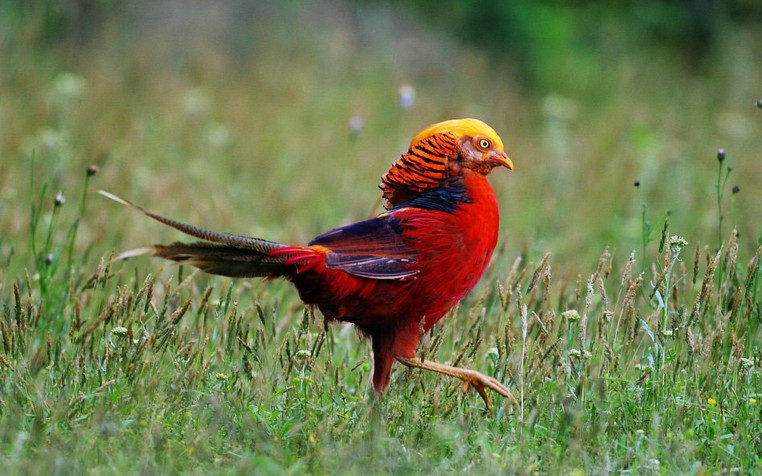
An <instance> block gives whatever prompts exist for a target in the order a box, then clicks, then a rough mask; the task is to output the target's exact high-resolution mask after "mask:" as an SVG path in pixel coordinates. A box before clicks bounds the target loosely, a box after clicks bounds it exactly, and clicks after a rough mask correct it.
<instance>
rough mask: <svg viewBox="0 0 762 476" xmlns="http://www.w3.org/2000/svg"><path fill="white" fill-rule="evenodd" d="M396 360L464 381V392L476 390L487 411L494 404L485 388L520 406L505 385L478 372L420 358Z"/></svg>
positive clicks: (398, 357) (398, 358)
mask: <svg viewBox="0 0 762 476" xmlns="http://www.w3.org/2000/svg"><path fill="white" fill-rule="evenodd" d="M396 358H397V360H398V361H399V362H400V363H402V364H404V365H407V366H408V367H417V368H419V369H425V370H432V371H434V372H439V373H442V374H445V375H449V376H450V377H457V378H459V379H461V380H463V391H464V392H467V391H468V389H469V387H473V388H475V389H476V391H477V392H479V395H481V397H482V399H483V400H484V403H485V405H487V409H489V410H490V411H492V402H490V400H489V397H488V396H487V391H486V390H485V388H490V389H492V390H494V391H496V392H497V393H499V394H500V395H502V396H504V397H505V398H507V399H508V400H509V401H510V402H511V403H512V404H514V405H518V404H519V402H518V401H517V400H516V398H515V397H514V396H513V394H512V393H511V392H510V390H508V388H506V387H505V385H503V384H502V383H500V382H498V381H497V380H496V379H494V378H492V377H490V376H488V375H484V374H483V373H481V372H477V371H476V370H471V369H464V368H461V367H452V366H450V365H445V364H440V363H437V362H432V361H428V360H421V359H419V358H418V357H400V356H397V357H396Z"/></svg>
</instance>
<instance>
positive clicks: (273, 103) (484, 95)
mask: <svg viewBox="0 0 762 476" xmlns="http://www.w3.org/2000/svg"><path fill="white" fill-rule="evenodd" d="M41 3H42V4H44V3H45V2H41ZM233 4H234V5H236V6H235V7H224V6H221V4H218V3H214V2H211V3H202V2H199V3H197V4H196V3H194V8H193V9H190V8H181V7H178V4H177V3H176V2H170V1H167V2H155V3H153V4H147V3H140V2H138V6H136V7H134V8H125V9H124V10H123V11H121V12H120V15H113V16H112V17H108V16H107V17H106V18H105V19H101V21H98V22H95V23H94V24H92V25H90V29H85V30H82V31H74V32H65V33H63V34H62V33H58V34H57V35H58V36H56V35H53V33H51V31H52V28H51V26H50V24H49V23H46V19H47V17H46V12H41V11H39V10H34V9H32V11H25V12H22V13H23V15H22V14H20V13H19V12H18V9H17V10H14V9H13V8H10V7H8V6H5V7H2V8H4V9H5V10H2V13H4V15H2V17H3V18H4V19H3V20H1V21H2V22H4V23H0V25H2V26H3V28H0V63H1V64H2V65H3V66H2V69H0V303H2V306H1V308H0V469H1V470H2V471H0V472H2V473H3V474H93V475H100V474H208V473H212V474H216V473H221V474H251V473H254V474H304V473H309V474H323V473H330V474H358V473H365V474H415V473H430V472H434V473H456V472H464V471H475V472H479V473H481V474H575V475H582V474H608V473H622V472H624V473H633V474H708V473H720V474H725V473H739V474H753V473H758V472H762V375H761V374H760V367H761V366H762V331H761V330H760V322H761V321H762V309H761V302H762V283H761V282H760V281H762V278H760V271H761V270H760V264H759V263H760V261H759V259H760V249H761V248H760V246H761V245H762V221H761V220H760V217H762V197H761V196H760V193H759V191H758V188H759V181H760V178H761V177H762V161H760V160H759V158H760V151H761V150H762V140H761V138H762V134H761V132H762V109H761V108H759V107H757V105H755V101H756V100H758V99H762V89H760V85H762V51H760V50H759V48H757V46H758V45H759V44H762V34H760V31H762V30H760V29H759V28H758V25H754V24H734V25H730V26H729V27H728V28H727V30H726V31H724V32H723V35H722V36H721V37H720V38H718V39H717V40H716V42H715V44H714V45H713V47H712V49H711V51H709V52H708V53H707V57H706V58H705V59H704V61H703V62H700V63H699V64H696V63H694V62H692V61H691V60H689V59H686V58H684V57H682V56H680V55H679V54H678V53H676V52H675V51H674V50H673V49H670V48H669V47H668V46H666V45H663V44H660V43H658V42H653V43H646V44H644V43H639V42H636V41H634V40H633V38H631V37H627V36H626V35H622V36H618V35H612V36H611V38H609V39H608V40H607V42H606V48H601V49H600V50H596V51H595V52H591V51H589V50H586V49H577V48H575V47H574V46H573V44H570V45H567V46H565V47H563V48H562V47H559V49H556V50H553V52H551V53H547V54H546V55H545V56H543V61H542V62H537V63H534V65H533V66H532V67H533V68H535V69H534V70H533V71H532V74H533V75H534V76H533V77H534V78H535V80H534V81H533V82H532V84H528V82H527V79H526V77H527V75H526V71H524V70H522V69H521V68H524V67H527V66H519V65H517V63H514V62H513V61H511V57H510V55H508V56H505V57H502V56H495V55H494V54H493V53H491V52H490V51H489V50H485V49H482V48H479V47H477V46H474V45H469V44H465V43H460V42H458V41H456V40H454V39H453V38H451V37H450V36H448V35H446V34H445V33H444V32H443V31H441V30H440V29H437V28H436V27H435V26H433V25H427V24H426V23H425V22H423V21H422V19H421V17H420V16H416V14H415V12H411V11H406V10H403V6H402V5H400V4H394V3H393V4H391V5H386V4H381V3H376V2H367V3H359V4H354V3H352V4H349V3H344V2H340V1H334V2H319V3H317V4H315V5H312V4H310V5H306V4H298V3H293V4H291V3H289V4H286V5H280V6H277V7H276V6H274V5H269V4H266V3H265V4H255V5H253V6H245V5H243V2H241V3H238V2H233ZM22 10H23V9H22ZM11 13H14V14H17V15H19V16H12V15H10V14H11ZM603 23H605V22H603ZM604 27H605V25H604ZM604 27H602V28H604ZM604 31H605V30H604ZM46 35H53V36H54V39H49V38H47V36H46ZM537 78H541V79H542V80H538V79H537ZM411 90H412V91H414V97H412V98H410V97H408V98H407V99H405V101H412V103H405V101H401V97H400V96H401V93H400V91H402V92H403V93H404V94H408V95H409V94H410V91H411ZM453 117H478V118H481V119H483V120H485V121H486V122H488V123H489V124H491V125H492V126H493V127H494V128H495V129H496V130H497V131H498V133H499V134H500V135H501V137H502V138H503V140H504V142H505V143H506V149H507V152H508V153H509V155H510V157H511V158H512V160H513V162H514V164H515V170H514V171H513V172H511V173H507V172H496V173H494V174H493V176H491V178H490V180H491V182H492V184H493V186H494V188H495V190H496V193H497V194H498V199H499V202H500V206H501V220H502V223H501V233H500V242H499V245H498V249H497V250H496V253H495V256H494V259H493V262H492V264H491V265H490V267H489V269H488V271H487V273H486V274H485V276H484V278H483V279H482V281H481V282H480V284H479V285H478V287H477V288H476V289H475V290H474V291H473V292H472V293H471V294H470V295H469V296H467V297H466V298H465V299H464V300H463V301H462V302H461V303H460V305H459V306H458V307H457V308H456V309H454V310H453V311H451V313H450V315H449V316H448V317H447V318H445V319H443V320H442V321H441V322H440V323H439V324H437V325H436V326H435V327H434V329H433V330H432V332H431V333H430V335H429V336H428V338H427V339H426V340H425V343H424V345H423V346H422V348H421V349H420V353H421V354H422V355H424V356H426V357H427V358H431V359H433V360H437V361H439V362H446V363H450V364H452V365H461V366H465V367H468V368H472V369H477V370H480V371H482V372H484V373H487V374H489V375H492V376H495V377H496V378H498V379H499V380H501V381H502V382H504V383H505V384H506V385H507V386H508V387H509V388H510V389H511V391H512V392H513V393H514V395H516V397H517V398H518V399H519V401H520V405H519V406H518V407H513V406H511V405H510V404H508V403H507V402H505V401H501V400H498V399H497V398H498V396H497V395H495V394H492V395H491V397H494V398H493V402H494V403H495V404H496V405H495V406H496V411H495V412H494V413H490V412H488V411H487V410H486V409H485V407H484V403H483V401H482V400H481V398H480V397H479V396H478V394H476V393H475V392H469V393H465V394H464V393H463V392H461V385H460V382H458V381H453V380H449V379H447V378H446V377H443V376H439V375H435V374H431V373H427V372H421V371H415V370H408V369H406V368H402V367H401V366H397V367H396V369H395V371H394V373H393V376H392V384H391V386H390V388H389V390H388V392H387V393H386V394H385V395H384V396H383V398H376V397H374V395H373V394H372V390H371V387H370V383H369V372H370V368H371V362H372V360H371V359H372V357H371V352H370V347H369V344H368V343H366V342H365V341H363V340H362V339H360V338H359V337H358V335H357V334H356V333H355V331H354V330H353V329H352V328H351V327H349V326H342V325H326V324H325V323H324V322H323V319H322V316H321V315H320V314H319V312H318V311H316V310H313V309H311V308H306V307H305V306H303V305H302V304H301V302H300V301H299V299H298V296H297V294H296V292H295V291H294V290H293V289H292V288H291V287H290V286H289V285H288V284H287V283H285V282H282V281H270V282H264V281H261V280H230V279H225V278H218V277H209V276H206V275H203V274H201V273H198V272H195V271H194V270H192V269H189V268H184V267H178V266H174V265H170V264H167V263H165V262H162V261H159V260H157V259H152V258H150V257H139V258H134V259H130V260H126V261H113V258H114V256H116V255H118V254H119V253H121V252H123V251H125V250H129V249H132V248H138V247H140V246H144V245H148V244H152V243H157V242H169V241H173V240H176V239H180V238H182V237H181V236H180V235H179V234H178V233H176V232H174V231H172V230H169V229H167V228H164V227H162V226H161V225H159V224H156V223H154V222H151V221H150V220H148V219H146V218H145V217H143V216H141V215H140V214H139V213H136V212H135V211H133V210H130V209H127V208H124V207H121V206H119V205H118V204H115V203H113V202H111V201H109V200H107V199H105V198H103V197H101V196H99V195H97V194H95V193H94V191H95V190H98V189H105V190H108V191H110V192H113V193H115V194H117V195H119V196H122V197H124V198H127V199H129V200H131V201H133V202H135V203H137V204H139V205H142V206H144V207H146V208H148V209H150V210H152V211H155V212H157V213H161V214H163V215H166V216H170V217H173V218H177V219H179V220H182V221H185V222H188V223H193V224H196V225H201V226H205V227H209V228H212V229H217V230H221V231H229V232H232V233H238V234H244V235H250V236H257V237H262V238H266V239H270V240H275V241H282V242H288V243H298V244H301V243H306V242H307V241H309V239H310V238H311V237H313V236H315V235H316V234H318V233H321V232H324V231H327V230H329V229H331V228H333V227H336V226H339V225H342V224H347V223H350V222H352V221H357V220H360V219H364V218H367V217H369V216H371V215H373V214H375V213H378V212H379V211H380V210H381V208H380V200H379V196H380V192H379V190H378V188H377V184H378V182H379V179H380V175H381V174H382V173H383V172H385V171H386V169H387V168H388V166H389V165H390V164H391V163H392V161H393V160H395V159H396V158H398V156H399V155H398V154H400V153H402V152H404V151H405V150H406V148H407V145H408V143H409V140H410V138H411V137H412V136H413V135H414V134H416V133H417V132H418V131H419V130H421V129H422V128H423V127H425V126H427V125H428V124H430V123H433V122H437V121H439V120H443V119H446V118H453Z"/></svg>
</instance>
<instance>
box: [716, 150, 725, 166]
mask: <svg viewBox="0 0 762 476" xmlns="http://www.w3.org/2000/svg"><path fill="white" fill-rule="evenodd" d="M717 160H718V161H719V162H720V163H722V162H724V161H725V149H720V150H718V151H717Z"/></svg>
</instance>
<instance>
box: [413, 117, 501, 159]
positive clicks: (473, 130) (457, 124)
mask: <svg viewBox="0 0 762 476" xmlns="http://www.w3.org/2000/svg"><path fill="white" fill-rule="evenodd" d="M445 133H451V134H455V135H457V136H469V137H474V136H484V137H486V138H487V139H489V140H490V141H491V142H492V143H493V144H495V145H496V146H497V147H499V148H500V151H503V141H502V140H501V139H500V136H498V135H497V132H495V129H493V128H491V127H490V126H488V125H487V124H485V123H484V122H482V121H480V120H479V119H450V120H449V121H442V122H438V123H436V124H432V125H430V126H429V127H427V128H426V129H424V130H423V131H421V132H420V133H419V134H418V135H417V136H415V137H413V140H412V141H411V142H410V146H411V147H412V146H413V144H415V143H416V142H420V141H421V140H423V139H425V138H427V137H430V136H433V135H435V134H445Z"/></svg>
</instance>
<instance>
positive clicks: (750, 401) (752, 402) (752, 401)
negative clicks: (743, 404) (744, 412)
mask: <svg viewBox="0 0 762 476" xmlns="http://www.w3.org/2000/svg"><path fill="white" fill-rule="evenodd" d="M756 403H757V399H756V398H750V399H749V405H756Z"/></svg>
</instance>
